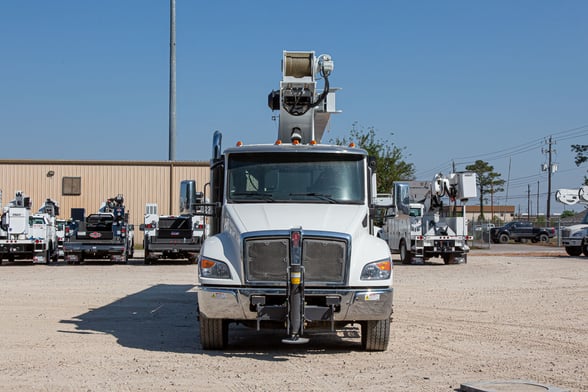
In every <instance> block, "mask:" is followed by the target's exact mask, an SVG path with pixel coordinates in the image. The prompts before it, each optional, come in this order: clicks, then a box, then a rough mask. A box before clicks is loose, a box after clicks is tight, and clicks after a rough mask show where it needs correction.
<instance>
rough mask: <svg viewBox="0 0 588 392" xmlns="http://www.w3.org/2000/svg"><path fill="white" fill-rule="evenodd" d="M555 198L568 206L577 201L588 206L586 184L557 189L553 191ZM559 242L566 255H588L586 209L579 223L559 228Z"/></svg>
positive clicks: (587, 213)
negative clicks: (578, 186)
mask: <svg viewBox="0 0 588 392" xmlns="http://www.w3.org/2000/svg"><path fill="white" fill-rule="evenodd" d="M555 199H556V200H557V201H559V202H560V203H563V204H567V205H570V206H571V205H574V204H578V203H580V204H585V205H586V206H588V185H584V186H582V187H580V188H579V189H559V190H557V191H556V192H555ZM561 243H562V245H563V246H564V247H565V249H566V253H567V254H568V255H570V256H580V255H581V254H582V253H584V256H587V257H588V211H586V214H584V218H583V219H582V222H581V223H579V224H577V225H572V226H568V227H564V228H563V229H562V230H561Z"/></svg>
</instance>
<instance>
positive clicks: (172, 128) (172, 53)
mask: <svg viewBox="0 0 588 392" xmlns="http://www.w3.org/2000/svg"><path fill="white" fill-rule="evenodd" d="M169 160H170V161H175V160H176V1H175V0H170V23H169Z"/></svg>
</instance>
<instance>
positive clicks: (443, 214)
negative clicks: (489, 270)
mask: <svg viewBox="0 0 588 392" xmlns="http://www.w3.org/2000/svg"><path fill="white" fill-rule="evenodd" d="M380 196H382V195H380ZM476 196H477V186H476V174H475V173H470V172H461V173H451V174H450V175H449V176H448V177H445V176H444V175H442V174H437V175H436V176H435V178H434V179H433V181H403V182H402V181H399V182H395V183H394V188H393V190H392V194H391V195H390V198H391V199H392V203H393V207H392V208H391V209H389V211H388V213H387V215H386V217H385V222H384V226H383V227H382V229H381V230H380V232H379V233H378V235H379V237H381V238H383V239H384V240H386V241H387V242H388V245H389V247H390V250H391V251H392V252H394V253H399V254H400V260H401V262H402V263H404V264H408V263H410V262H412V261H413V260H416V261H425V260H428V259H430V258H433V257H440V258H441V259H442V260H443V262H444V263H445V264H455V263H459V262H462V261H463V262H467V254H468V252H469V250H470V247H469V245H468V241H470V240H472V236H470V235H468V223H467V219H466V211H465V203H467V201H468V199H471V198H475V197H476ZM444 197H447V198H449V200H450V201H452V202H454V203H455V201H456V200H460V201H461V202H462V203H463V204H462V206H461V207H462V211H461V213H460V214H459V216H458V214H457V213H456V211H455V207H456V206H455V205H454V208H453V211H451V210H450V211H446V210H445V209H444V208H443V198H444Z"/></svg>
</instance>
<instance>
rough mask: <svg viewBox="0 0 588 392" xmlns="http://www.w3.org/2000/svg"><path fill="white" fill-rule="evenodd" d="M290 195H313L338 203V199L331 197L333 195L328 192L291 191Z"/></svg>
mask: <svg viewBox="0 0 588 392" xmlns="http://www.w3.org/2000/svg"><path fill="white" fill-rule="evenodd" d="M290 196H312V197H316V198H318V199H321V200H327V201H328V202H329V203H337V200H335V199H333V198H332V197H331V195H330V194H328V193H317V192H308V193H290Z"/></svg>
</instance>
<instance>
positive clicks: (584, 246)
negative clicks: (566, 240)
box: [582, 240, 588, 257]
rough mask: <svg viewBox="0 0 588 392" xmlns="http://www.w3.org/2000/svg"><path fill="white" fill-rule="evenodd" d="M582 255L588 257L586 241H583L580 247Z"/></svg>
mask: <svg viewBox="0 0 588 392" xmlns="http://www.w3.org/2000/svg"><path fill="white" fill-rule="evenodd" d="M582 253H584V256H586V257H588V242H587V241H586V240H584V245H582Z"/></svg>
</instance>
